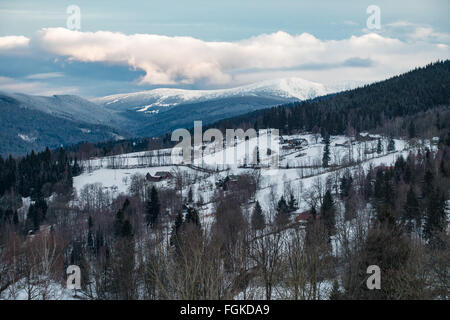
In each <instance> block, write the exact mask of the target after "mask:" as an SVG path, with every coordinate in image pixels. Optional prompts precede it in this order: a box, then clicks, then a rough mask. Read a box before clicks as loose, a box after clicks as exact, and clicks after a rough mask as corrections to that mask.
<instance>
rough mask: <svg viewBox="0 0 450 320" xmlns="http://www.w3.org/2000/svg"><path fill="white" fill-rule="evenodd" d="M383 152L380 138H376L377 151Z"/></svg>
mask: <svg viewBox="0 0 450 320" xmlns="http://www.w3.org/2000/svg"><path fill="white" fill-rule="evenodd" d="M382 152H383V145H382V144H381V139H378V143H377V153H378V154H381V153H382Z"/></svg>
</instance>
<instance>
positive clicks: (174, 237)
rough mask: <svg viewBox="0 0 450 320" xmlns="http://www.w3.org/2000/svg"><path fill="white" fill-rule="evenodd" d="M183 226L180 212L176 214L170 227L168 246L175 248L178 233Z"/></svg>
mask: <svg viewBox="0 0 450 320" xmlns="http://www.w3.org/2000/svg"><path fill="white" fill-rule="evenodd" d="M182 224H183V213H182V212H181V211H179V212H178V214H177V216H176V218H175V222H174V224H173V226H172V233H171V235H170V245H171V246H177V245H178V233H179V231H180V228H181V226H182Z"/></svg>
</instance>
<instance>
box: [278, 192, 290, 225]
mask: <svg viewBox="0 0 450 320" xmlns="http://www.w3.org/2000/svg"><path fill="white" fill-rule="evenodd" d="M275 222H276V223H277V224H278V225H280V226H283V225H286V224H287V223H289V206H288V205H287V203H286V200H285V199H284V197H283V196H281V198H280V200H279V201H278V205H277V213H276V216H275Z"/></svg>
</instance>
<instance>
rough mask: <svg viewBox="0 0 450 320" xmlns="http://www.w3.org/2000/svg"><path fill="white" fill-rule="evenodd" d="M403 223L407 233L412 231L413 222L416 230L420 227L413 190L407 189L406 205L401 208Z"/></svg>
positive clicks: (417, 203)
mask: <svg viewBox="0 0 450 320" xmlns="http://www.w3.org/2000/svg"><path fill="white" fill-rule="evenodd" d="M403 221H404V223H405V224H406V228H407V230H408V231H412V229H413V226H412V222H413V221H415V226H416V229H419V228H420V225H421V217H420V207H419V201H418V200H417V197H416V194H415V193H414V190H413V188H409V190H408V193H407V194H406V203H405V205H404V207H403Z"/></svg>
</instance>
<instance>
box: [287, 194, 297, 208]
mask: <svg viewBox="0 0 450 320" xmlns="http://www.w3.org/2000/svg"><path fill="white" fill-rule="evenodd" d="M288 208H289V212H292V211H295V210H297V209H298V206H297V200H296V199H295V197H294V195H293V194H292V193H291V194H290V195H289V203H288Z"/></svg>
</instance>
